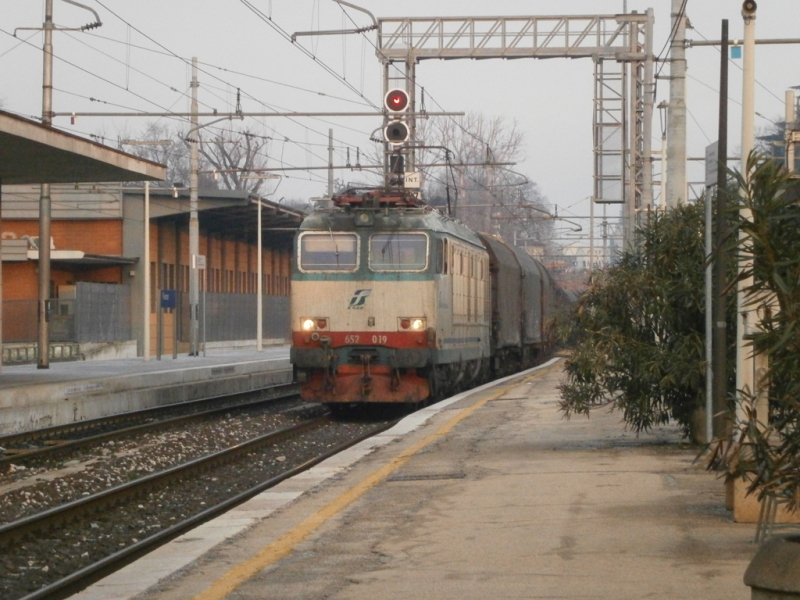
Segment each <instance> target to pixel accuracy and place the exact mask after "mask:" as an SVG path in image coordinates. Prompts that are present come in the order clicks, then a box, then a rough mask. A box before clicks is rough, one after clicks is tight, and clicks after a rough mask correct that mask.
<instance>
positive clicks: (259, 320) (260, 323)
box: [256, 130, 333, 352]
mask: <svg viewBox="0 0 800 600" xmlns="http://www.w3.org/2000/svg"><path fill="white" fill-rule="evenodd" d="M332 134H333V131H332V130H331V135H332ZM328 185H329V188H328V189H329V190H330V189H331V187H332V185H333V182H332V180H330V179H329V180H328ZM331 195H332V194H331ZM257 238H258V241H257V243H256V248H257V249H258V285H257V286H256V291H257V295H258V301H257V302H256V311H257V314H256V350H257V351H258V352H261V350H262V349H263V340H262V339H261V338H262V337H263V336H262V333H263V331H264V315H263V312H262V311H263V308H262V306H263V298H262V295H263V289H262V287H261V279H262V277H263V275H262V271H263V267H264V265H263V258H262V256H261V198H259V199H258V235H257Z"/></svg>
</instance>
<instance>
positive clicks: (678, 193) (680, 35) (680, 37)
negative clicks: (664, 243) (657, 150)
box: [666, 0, 686, 208]
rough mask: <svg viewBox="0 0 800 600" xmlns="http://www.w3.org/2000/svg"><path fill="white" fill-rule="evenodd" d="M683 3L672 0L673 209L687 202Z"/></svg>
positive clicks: (670, 199)
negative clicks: (673, 34) (673, 33)
mask: <svg viewBox="0 0 800 600" xmlns="http://www.w3.org/2000/svg"><path fill="white" fill-rule="evenodd" d="M683 4H684V0H672V28H673V30H674V31H675V36H674V38H673V40H672V45H671V47H670V61H671V62H670V68H669V74H670V80H669V112H668V113H667V140H668V143H667V169H668V173H667V197H666V206H667V207H670V208H674V207H675V206H678V204H680V203H681V202H685V201H686V47H685V45H684V42H685V39H686V15H685V14H683V13H682V12H681V8H682V7H683Z"/></svg>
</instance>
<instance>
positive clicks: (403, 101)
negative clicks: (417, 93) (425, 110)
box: [383, 89, 408, 113]
mask: <svg viewBox="0 0 800 600" xmlns="http://www.w3.org/2000/svg"><path fill="white" fill-rule="evenodd" d="M383 105H384V106H385V107H386V110H388V111H389V112H395V113H396V112H403V111H404V110H405V109H407V108H408V92H406V91H405V90H401V89H395V90H389V91H388V92H386V97H385V98H384V99H383Z"/></svg>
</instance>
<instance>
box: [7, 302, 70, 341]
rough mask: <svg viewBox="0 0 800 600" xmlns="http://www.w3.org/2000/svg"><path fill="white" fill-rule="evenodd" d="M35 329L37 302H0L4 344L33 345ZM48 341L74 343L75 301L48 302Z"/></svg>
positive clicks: (37, 326) (36, 333)
mask: <svg viewBox="0 0 800 600" xmlns="http://www.w3.org/2000/svg"><path fill="white" fill-rule="evenodd" d="M38 328H39V303H38V301H36V300H4V301H3V342H4V343H7V344H14V343H25V342H35V341H36V339H37V338H38V331H39V329H38ZM50 339H51V340H52V341H54V342H72V341H75V300H51V301H50Z"/></svg>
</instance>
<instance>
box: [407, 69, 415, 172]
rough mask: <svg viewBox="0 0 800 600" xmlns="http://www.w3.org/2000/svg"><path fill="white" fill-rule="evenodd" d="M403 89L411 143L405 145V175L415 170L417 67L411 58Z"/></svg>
mask: <svg viewBox="0 0 800 600" xmlns="http://www.w3.org/2000/svg"><path fill="white" fill-rule="evenodd" d="M404 87H405V89H406V91H407V92H408V98H409V107H408V110H409V114H408V131H409V141H410V142H411V143H410V144H407V146H408V150H407V152H408V154H407V158H406V173H413V172H414V171H416V170H417V150H416V146H415V144H414V142H416V140H417V116H416V113H417V65H416V62H415V59H414V57H413V56H409V57H408V58H407V59H406V85H405V86H404Z"/></svg>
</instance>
